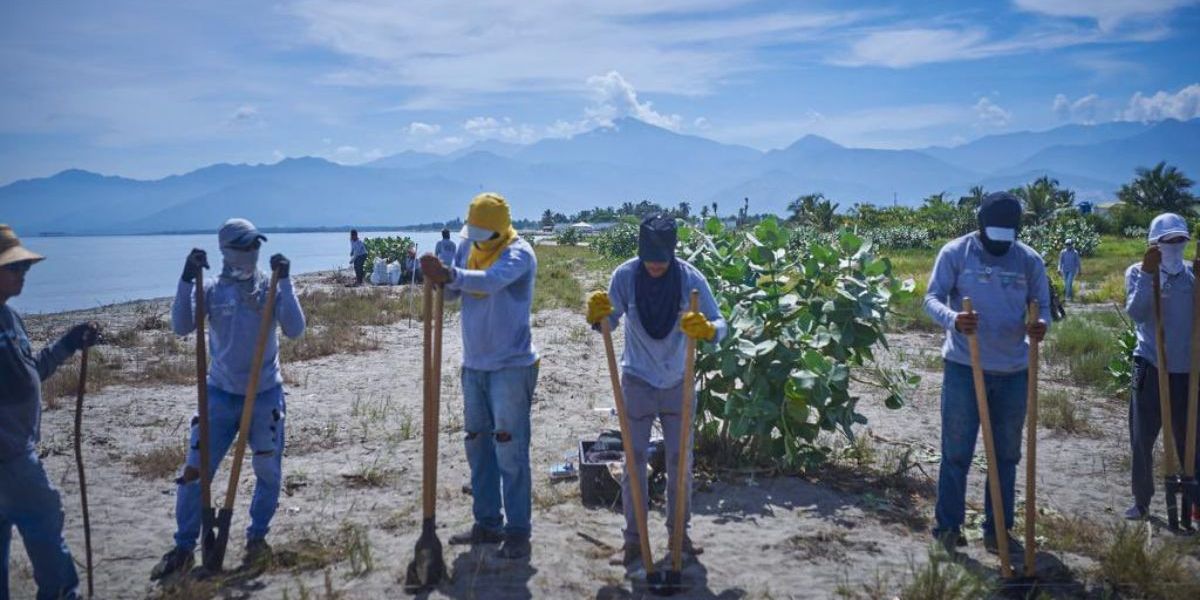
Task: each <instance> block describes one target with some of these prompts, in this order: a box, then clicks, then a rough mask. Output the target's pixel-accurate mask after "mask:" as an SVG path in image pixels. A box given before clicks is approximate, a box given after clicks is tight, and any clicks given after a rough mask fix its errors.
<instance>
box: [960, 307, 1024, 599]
mask: <svg viewBox="0 0 1200 600" xmlns="http://www.w3.org/2000/svg"><path fill="white" fill-rule="evenodd" d="M962 306H963V310H964V311H966V312H968V313H974V312H975V310H974V309H973V308H972V307H971V299H970V298H963V301H962ZM967 346H968V348H969V349H970V351H971V374H972V375H973V376H974V379H975V404H976V406H977V407H978V411H979V426H980V428H981V429H983V448H984V451H985V453H986V454H987V463H988V489H989V490H990V491H991V495H992V519H993V524H994V525H995V529H996V545H997V549H998V552H999V554H1000V574H1001V576H1002V577H1004V578H1005V579H1009V578H1011V577H1012V575H1013V572H1012V565H1011V564H1009V556H1008V525H1007V523H1005V522H1004V496H1003V494H1001V493H1000V468H999V465H997V464H996V444H995V441H994V440H993V438H992V416H991V413H990V412H988V398H987V386H986V385H985V384H984V381H983V364H982V362H981V361H980V359H979V338H978V337H977V336H976V334H974V333H968V334H967Z"/></svg>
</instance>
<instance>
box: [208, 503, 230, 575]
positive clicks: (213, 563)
mask: <svg viewBox="0 0 1200 600" xmlns="http://www.w3.org/2000/svg"><path fill="white" fill-rule="evenodd" d="M205 513H207V516H208V519H207V520H208V522H209V523H210V524H214V525H215V526H216V535H214V534H213V528H212V526H211V525H210V526H209V527H206V528H205V529H204V539H203V540H202V541H201V545H200V548H201V551H200V554H201V557H200V564H201V565H203V567H204V571H205V572H207V573H220V572H221V569H222V568H224V563H225V547H226V546H228V545H229V525H230V523H231V522H232V521H233V511H232V510H227V509H224V508H222V509H221V510H220V511H219V512H217V513H216V519H213V517H212V514H213V509H212V508H205V509H203V512H201V518H200V520H201V522H203V521H204V520H205V518H204V515H205ZM214 521H215V523H214Z"/></svg>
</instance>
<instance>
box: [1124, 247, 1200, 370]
mask: <svg viewBox="0 0 1200 600" xmlns="http://www.w3.org/2000/svg"><path fill="white" fill-rule="evenodd" d="M1159 281H1160V285H1161V286H1162V311H1163V333H1164V334H1165V336H1164V337H1165V340H1164V341H1165V342H1166V343H1165V344H1164V345H1165V346H1166V351H1167V372H1168V373H1187V372H1189V371H1190V369H1191V366H1192V365H1191V360H1192V353H1191V344H1192V340H1191V335H1192V293H1193V290H1194V289H1195V285H1196V276H1195V274H1194V273H1192V266H1191V265H1190V264H1187V262H1186V261H1185V262H1184V268H1183V270H1182V271H1180V272H1178V273H1176V274H1174V275H1170V274H1167V273H1166V272H1162V274H1161V276H1160V278H1159ZM1125 312H1127V313H1129V318H1131V319H1133V324H1134V328H1135V329H1136V330H1137V347H1136V348H1134V350H1133V355H1134V356H1138V357H1141V358H1143V359H1145V360H1147V361H1149V362H1150V364H1152V365H1154V366H1155V367H1157V366H1158V352H1157V351H1156V350H1155V347H1154V346H1155V344H1156V343H1157V342H1156V340H1157V337H1156V336H1155V335H1154V277H1153V276H1152V275H1151V274H1149V273H1146V272H1145V271H1142V265H1141V263H1137V264H1134V265H1132V266H1130V267H1129V268H1128V269H1126V271H1125Z"/></svg>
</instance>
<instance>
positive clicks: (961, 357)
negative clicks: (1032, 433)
mask: <svg viewBox="0 0 1200 600" xmlns="http://www.w3.org/2000/svg"><path fill="white" fill-rule="evenodd" d="M963 297H969V298H970V299H971V302H972V304H973V305H974V309H975V312H976V313H978V314H979V330H978V336H979V354H980V362H982V363H983V364H982V366H983V370H984V371H988V372H991V373H1016V372H1018V371H1021V370H1023V369H1025V368H1027V367H1028V362H1029V354H1028V353H1029V342H1028V340H1027V339H1026V337H1025V312H1026V309H1027V307H1028V305H1029V302H1030V301H1032V300H1037V302H1038V312H1039V313H1040V315H1039V318H1040V319H1041V320H1042V321H1045V322H1046V324H1047V325H1049V323H1050V321H1051V317H1050V283H1049V280H1048V279H1047V278H1046V265H1045V264H1043V263H1042V257H1040V256H1038V253H1037V252H1036V251H1034V249H1033V248H1030V247H1029V246H1026V245H1025V244H1023V243H1021V242H1017V243H1015V244H1013V246H1012V247H1011V248H1010V249H1009V250H1008V252H1007V253H1005V254H1004V256H993V255H991V254H989V253H988V252H987V251H986V250H984V249H983V244H982V243H981V242H980V241H979V233H978V232H974V233H969V234H967V235H964V236H962V237H960V238H957V239H953V240H950V241H949V242H947V243H946V245H945V246H943V247H942V250H941V251H940V252H938V256H937V260H936V261H935V262H934V263H933V274H932V275H930V278H929V288H928V291H927V292H926V294H925V312H926V313H928V314H929V316H930V317H932V318H933V320H934V321H936V322H937V323H938V324H939V325H941V326H942V327H943V328H944V329H945V330H946V341H945V343H944V344H943V345H942V357H943V358H945V359H946V360H949V361H951V362H956V363H958V364H961V365H970V364H971V354H970V351H969V350H968V347H967V336H965V335H963V334H961V333H959V332H958V330H957V329H955V327H954V319H955V317H956V316H957V315H958V312H959V311H961V310H962V299H963Z"/></svg>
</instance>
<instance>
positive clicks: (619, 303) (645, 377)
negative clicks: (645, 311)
mask: <svg viewBox="0 0 1200 600" xmlns="http://www.w3.org/2000/svg"><path fill="white" fill-rule="evenodd" d="M679 266H680V267H682V268H683V277H682V278H681V279H682V283H683V290H681V293H680V294H679V310H680V312H681V313H682V312H686V311H687V310H688V307H689V305H690V304H691V295H692V290H699V292H700V312H701V313H703V314H704V316H705V318H707V319H708V320H709V321H711V322H712V323H713V325H715V326H716V328H717V335H716V337H715V338H714V339H713V341H716V342H719V341H721V339H723V338H724V337H725V333H726V331H727V330H728V326H727V325H726V323H725V318H724V317H722V316H721V311H720V309H719V308H718V307H717V301H716V299H714V298H713V294H712V290H711V289H710V288H709V287H708V281H707V280H706V279H704V275H703V274H701V273H700V271H699V270H698V269H696V267H693V266H692V265H691V264H689V263H688V262H687V261H684V260H682V259H679ZM640 268H642V261H641V259H638V258H631V259H629V260H628V261H626V262H625V263H624V264H622V265H621V266H619V267H617V270H616V271H614V272H613V275H612V280H611V281H610V282H609V284H608V298H609V300H611V301H612V306H613V313H612V316H611V317H609V319H610V321H609V322H610V323H611V325H612V326H613V327H614V328H615V327H616V326H617V325H618V324H619V323H620V322H621V316H622V315H624V316H625V350H624V351H623V352H622V353H621V371H622V372H624V373H627V374H630V375H633V376H635V377H637V378H638V379H641V380H642V381H645V382H646V383H648V384H650V385H651V386H652V387H655V388H658V389H660V390H665V389H670V388H673V387H675V386H677V385H679V384H680V383H681V382H683V366H684V365H683V363H684V361H685V360H686V356H685V354H686V351H687V346H686V341H687V336H685V335H684V334H683V332H682V331H681V330H680V329H679V324H678V321H676V326H675V328H674V329H673V330H672V331H671V333H668V334H667V336H666V337H664V338H663V339H661V340H656V339H654V338H652V337H650V334H649V333H647V332H646V328H645V327H644V326H643V325H642V323H641V319H640V318H639V316H638V311H637V300H636V299H635V297H634V283H633V282H634V279H636V276H637V270H638V269H640Z"/></svg>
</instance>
